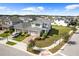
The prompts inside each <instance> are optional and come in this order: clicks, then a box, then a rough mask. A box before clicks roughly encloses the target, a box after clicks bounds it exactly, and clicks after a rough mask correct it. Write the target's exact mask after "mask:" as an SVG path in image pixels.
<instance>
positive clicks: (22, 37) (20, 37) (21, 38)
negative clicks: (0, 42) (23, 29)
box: [13, 33, 29, 42]
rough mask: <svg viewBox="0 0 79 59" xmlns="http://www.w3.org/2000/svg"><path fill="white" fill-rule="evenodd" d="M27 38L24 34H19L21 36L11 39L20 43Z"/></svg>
mask: <svg viewBox="0 0 79 59" xmlns="http://www.w3.org/2000/svg"><path fill="white" fill-rule="evenodd" d="M28 36H29V35H28V34H27V33H26V34H21V35H19V36H17V37H15V38H13V39H14V40H16V41H19V42H20V41H22V40H24V39H25V38H26V37H28Z"/></svg>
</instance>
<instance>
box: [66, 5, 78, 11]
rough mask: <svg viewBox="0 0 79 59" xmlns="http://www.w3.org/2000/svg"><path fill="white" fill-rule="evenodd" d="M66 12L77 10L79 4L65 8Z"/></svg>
mask: <svg viewBox="0 0 79 59" xmlns="http://www.w3.org/2000/svg"><path fill="white" fill-rule="evenodd" d="M65 8H66V9H67V10H73V9H77V8H79V4H73V5H68V6H66V7H65Z"/></svg>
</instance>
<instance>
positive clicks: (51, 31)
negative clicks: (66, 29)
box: [48, 28, 59, 36]
mask: <svg viewBox="0 0 79 59" xmlns="http://www.w3.org/2000/svg"><path fill="white" fill-rule="evenodd" d="M54 34H55V35H58V34H59V30H57V29H54V28H52V29H51V30H50V31H49V33H48V36H53V35H54Z"/></svg>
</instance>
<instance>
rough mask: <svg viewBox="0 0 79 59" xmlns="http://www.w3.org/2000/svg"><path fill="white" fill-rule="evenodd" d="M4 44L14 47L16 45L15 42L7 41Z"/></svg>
mask: <svg viewBox="0 0 79 59" xmlns="http://www.w3.org/2000/svg"><path fill="white" fill-rule="evenodd" d="M6 44H8V45H15V44H16V43H15V42H11V41H8V42H6Z"/></svg>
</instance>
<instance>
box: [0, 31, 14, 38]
mask: <svg viewBox="0 0 79 59" xmlns="http://www.w3.org/2000/svg"><path fill="white" fill-rule="evenodd" d="M13 32H14V30H9V31H8V30H7V31H5V32H4V33H2V34H0V37H7V36H9V35H10V34H11V33H13Z"/></svg>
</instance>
